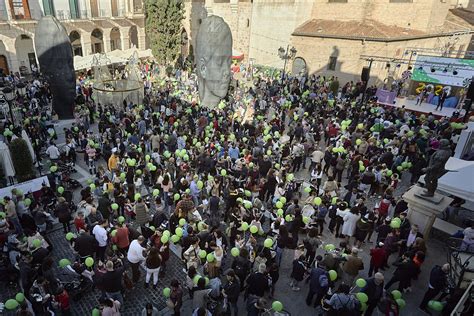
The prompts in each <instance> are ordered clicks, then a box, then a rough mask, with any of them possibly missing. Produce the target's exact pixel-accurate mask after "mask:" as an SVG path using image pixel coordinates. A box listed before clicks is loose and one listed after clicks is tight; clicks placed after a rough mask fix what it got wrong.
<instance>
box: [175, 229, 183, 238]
mask: <svg viewBox="0 0 474 316" xmlns="http://www.w3.org/2000/svg"><path fill="white" fill-rule="evenodd" d="M174 233H175V234H176V235H178V236H179V237H182V236H183V229H182V228H181V227H176V229H175V230H174Z"/></svg>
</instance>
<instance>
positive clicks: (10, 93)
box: [3, 87, 15, 126]
mask: <svg viewBox="0 0 474 316" xmlns="http://www.w3.org/2000/svg"><path fill="white" fill-rule="evenodd" d="M3 94H4V95H5V99H6V100H7V103H8V110H9V111H10V120H11V123H12V124H13V126H15V120H14V118H13V111H12V101H13V100H14V99H15V92H14V91H13V89H12V88H10V87H5V88H4V89H3Z"/></svg>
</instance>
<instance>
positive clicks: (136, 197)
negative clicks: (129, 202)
mask: <svg viewBox="0 0 474 316" xmlns="http://www.w3.org/2000/svg"><path fill="white" fill-rule="evenodd" d="M141 197H142V195H141V194H140V193H135V196H134V199H135V201H138V200H139V199H140V198H141Z"/></svg>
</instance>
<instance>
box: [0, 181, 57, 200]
mask: <svg viewBox="0 0 474 316" xmlns="http://www.w3.org/2000/svg"><path fill="white" fill-rule="evenodd" d="M43 183H44V184H46V186H48V187H49V180H48V177H47V176H43V177H40V178H36V179H33V180H29V181H25V182H22V183H17V184H15V185H12V186H9V187H6V188H2V189H0V198H3V197H4V196H9V197H11V196H12V189H19V190H21V191H22V192H23V194H27V193H30V192H31V193H33V192H36V191H39V190H41V187H42V185H43Z"/></svg>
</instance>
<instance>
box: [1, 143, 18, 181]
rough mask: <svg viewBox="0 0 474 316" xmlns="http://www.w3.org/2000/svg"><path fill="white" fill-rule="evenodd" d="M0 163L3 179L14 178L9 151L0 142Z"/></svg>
mask: <svg viewBox="0 0 474 316" xmlns="http://www.w3.org/2000/svg"><path fill="white" fill-rule="evenodd" d="M0 162H1V163H2V167H3V172H4V173H5V177H14V176H15V168H14V167H13V161H12V158H11V156H10V149H9V148H8V146H7V145H6V144H5V143H4V142H2V141H0Z"/></svg>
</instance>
